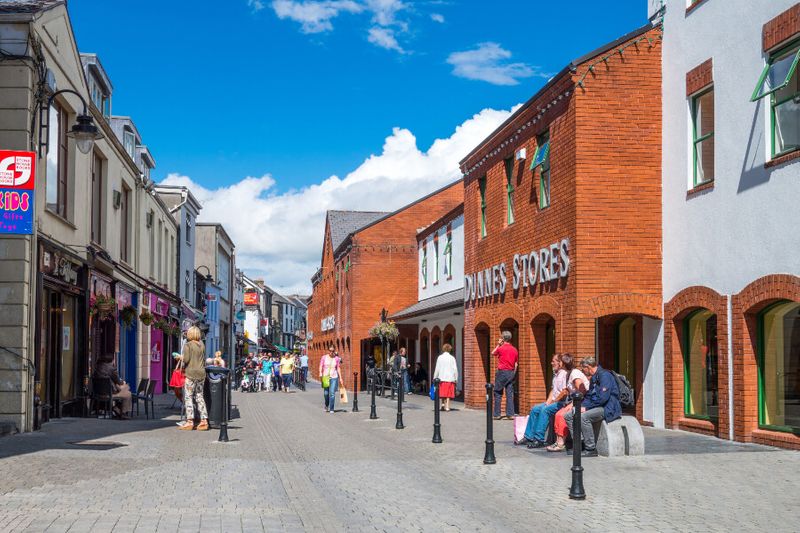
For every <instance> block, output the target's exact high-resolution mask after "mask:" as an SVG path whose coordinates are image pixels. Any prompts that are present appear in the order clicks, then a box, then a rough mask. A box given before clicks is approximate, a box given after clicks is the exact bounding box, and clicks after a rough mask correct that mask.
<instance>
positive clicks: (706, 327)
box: [683, 309, 719, 419]
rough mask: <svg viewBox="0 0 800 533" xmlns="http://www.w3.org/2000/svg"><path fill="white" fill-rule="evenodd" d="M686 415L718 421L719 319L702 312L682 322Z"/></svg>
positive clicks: (703, 310) (711, 314)
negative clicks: (716, 419)
mask: <svg viewBox="0 0 800 533" xmlns="http://www.w3.org/2000/svg"><path fill="white" fill-rule="evenodd" d="M683 338H684V346H683V383H684V394H683V404H684V413H685V414H686V416H688V417H693V418H706V419H708V418H716V417H717V415H718V414H719V403H718V396H717V390H718V388H717V368H718V366H717V365H718V358H717V316H716V315H715V314H714V313H712V312H711V311H709V310H707V309H700V310H698V311H695V312H693V313H692V314H690V315H689V316H687V317H686V319H685V320H684V323H683Z"/></svg>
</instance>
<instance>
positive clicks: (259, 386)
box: [255, 372, 264, 392]
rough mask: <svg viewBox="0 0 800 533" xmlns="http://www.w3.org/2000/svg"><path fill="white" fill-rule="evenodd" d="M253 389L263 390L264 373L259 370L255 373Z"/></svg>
mask: <svg viewBox="0 0 800 533" xmlns="http://www.w3.org/2000/svg"><path fill="white" fill-rule="evenodd" d="M255 390H256V391H258V392H261V391H262V390H264V374H262V373H261V372H258V373H256V387H255Z"/></svg>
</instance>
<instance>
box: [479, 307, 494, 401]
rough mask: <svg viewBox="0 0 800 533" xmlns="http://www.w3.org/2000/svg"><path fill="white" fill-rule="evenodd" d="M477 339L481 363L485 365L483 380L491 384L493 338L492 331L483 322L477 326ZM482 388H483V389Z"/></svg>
mask: <svg viewBox="0 0 800 533" xmlns="http://www.w3.org/2000/svg"><path fill="white" fill-rule="evenodd" d="M475 339H476V341H477V346H478V351H479V354H480V358H481V362H482V363H483V374H484V375H483V378H484V380H485V383H489V382H490V381H491V377H492V366H491V354H492V347H491V344H492V340H491V339H492V338H491V330H490V329H489V326H488V325H487V324H486V323H485V322H481V323H480V324H478V325H477V326H475ZM481 388H482V387H481Z"/></svg>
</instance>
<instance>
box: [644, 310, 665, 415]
mask: <svg viewBox="0 0 800 533" xmlns="http://www.w3.org/2000/svg"><path fill="white" fill-rule="evenodd" d="M642 343H643V345H644V346H643V348H644V349H643V350H642V352H643V354H644V355H643V357H644V375H643V378H644V384H643V386H642V391H643V392H642V393H643V394H644V404H643V409H642V417H643V418H644V419H645V420H647V421H650V422H652V423H653V426H655V427H657V428H663V427H664V323H663V322H662V321H661V320H656V319H653V318H649V317H646V316H645V317H642Z"/></svg>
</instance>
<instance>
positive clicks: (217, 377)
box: [205, 366, 228, 428]
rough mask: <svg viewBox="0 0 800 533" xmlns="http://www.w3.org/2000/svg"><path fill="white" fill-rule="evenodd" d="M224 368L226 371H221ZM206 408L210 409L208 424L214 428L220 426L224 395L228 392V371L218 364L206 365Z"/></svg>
mask: <svg viewBox="0 0 800 533" xmlns="http://www.w3.org/2000/svg"><path fill="white" fill-rule="evenodd" d="M221 370H224V372H221ZM206 376H207V378H208V379H206V387H205V388H206V390H207V391H208V394H207V395H206V408H207V409H208V424H209V425H210V426H211V427H212V428H219V425H220V424H221V423H222V406H223V405H224V401H223V395H224V394H226V393H227V391H226V389H227V384H228V371H227V369H222V368H220V367H217V366H207V367H206Z"/></svg>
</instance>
